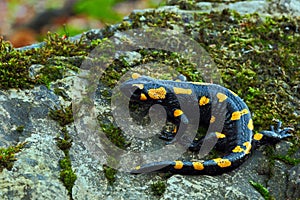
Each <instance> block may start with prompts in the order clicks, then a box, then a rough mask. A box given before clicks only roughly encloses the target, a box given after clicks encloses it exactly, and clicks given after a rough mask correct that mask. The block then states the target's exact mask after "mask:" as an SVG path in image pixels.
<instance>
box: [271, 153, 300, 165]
mask: <svg viewBox="0 0 300 200" xmlns="http://www.w3.org/2000/svg"><path fill="white" fill-rule="evenodd" d="M272 158H273V159H278V160H281V161H283V162H284V163H286V164H289V165H293V166H295V165H297V164H299V163H300V159H296V158H291V157H290V156H288V155H274V156H273V157H272Z"/></svg>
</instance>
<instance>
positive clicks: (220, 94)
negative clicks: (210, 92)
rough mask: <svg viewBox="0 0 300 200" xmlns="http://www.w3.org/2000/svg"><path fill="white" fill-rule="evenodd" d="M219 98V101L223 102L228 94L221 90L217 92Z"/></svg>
mask: <svg viewBox="0 0 300 200" xmlns="http://www.w3.org/2000/svg"><path fill="white" fill-rule="evenodd" d="M217 98H218V99H219V102H223V101H225V100H226V99H227V96H226V95H225V94H223V93H220V92H219V93H218V94H217Z"/></svg>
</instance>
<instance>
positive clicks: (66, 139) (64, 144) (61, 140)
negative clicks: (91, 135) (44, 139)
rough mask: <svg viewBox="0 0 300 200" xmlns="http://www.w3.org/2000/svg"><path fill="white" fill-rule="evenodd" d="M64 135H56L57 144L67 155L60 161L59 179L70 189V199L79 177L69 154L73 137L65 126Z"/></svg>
mask: <svg viewBox="0 0 300 200" xmlns="http://www.w3.org/2000/svg"><path fill="white" fill-rule="evenodd" d="M61 133H62V137H56V138H55V139H56V141H57V142H56V143H57V146H58V147H59V148H60V149H61V150H62V151H63V152H64V154H65V157H64V158H63V159H61V160H60V161H59V166H60V168H61V171H60V176H59V179H60V180H61V182H62V183H63V184H64V186H65V187H66V189H67V190H68V194H69V196H70V199H73V198H72V188H73V186H74V183H75V181H76V179H77V176H76V174H75V172H74V171H73V169H72V163H71V158H70V155H69V149H70V148H71V146H72V139H71V137H70V135H69V133H68V131H67V129H66V127H64V128H63V129H62V131H61Z"/></svg>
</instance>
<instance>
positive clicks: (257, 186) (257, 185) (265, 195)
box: [249, 181, 275, 200]
mask: <svg viewBox="0 0 300 200" xmlns="http://www.w3.org/2000/svg"><path fill="white" fill-rule="evenodd" d="M249 182H250V184H251V185H252V186H253V187H254V188H255V189H256V190H257V191H258V192H259V193H260V194H261V195H262V197H263V198H264V199H266V200H274V199H275V198H274V197H271V195H270V192H269V190H268V189H267V188H265V187H264V186H263V185H262V184H260V183H257V182H254V181H249Z"/></svg>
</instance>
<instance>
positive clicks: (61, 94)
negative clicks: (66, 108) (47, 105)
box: [54, 88, 72, 101]
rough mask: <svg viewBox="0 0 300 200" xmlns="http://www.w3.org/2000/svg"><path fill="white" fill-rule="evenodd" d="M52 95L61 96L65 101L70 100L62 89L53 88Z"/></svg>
mask: <svg viewBox="0 0 300 200" xmlns="http://www.w3.org/2000/svg"><path fill="white" fill-rule="evenodd" d="M54 94H56V95H58V96H61V97H62V98H63V99H64V100H65V101H71V100H72V99H71V98H70V97H69V96H68V94H67V93H66V91H65V90H64V89H62V88H54Z"/></svg>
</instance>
